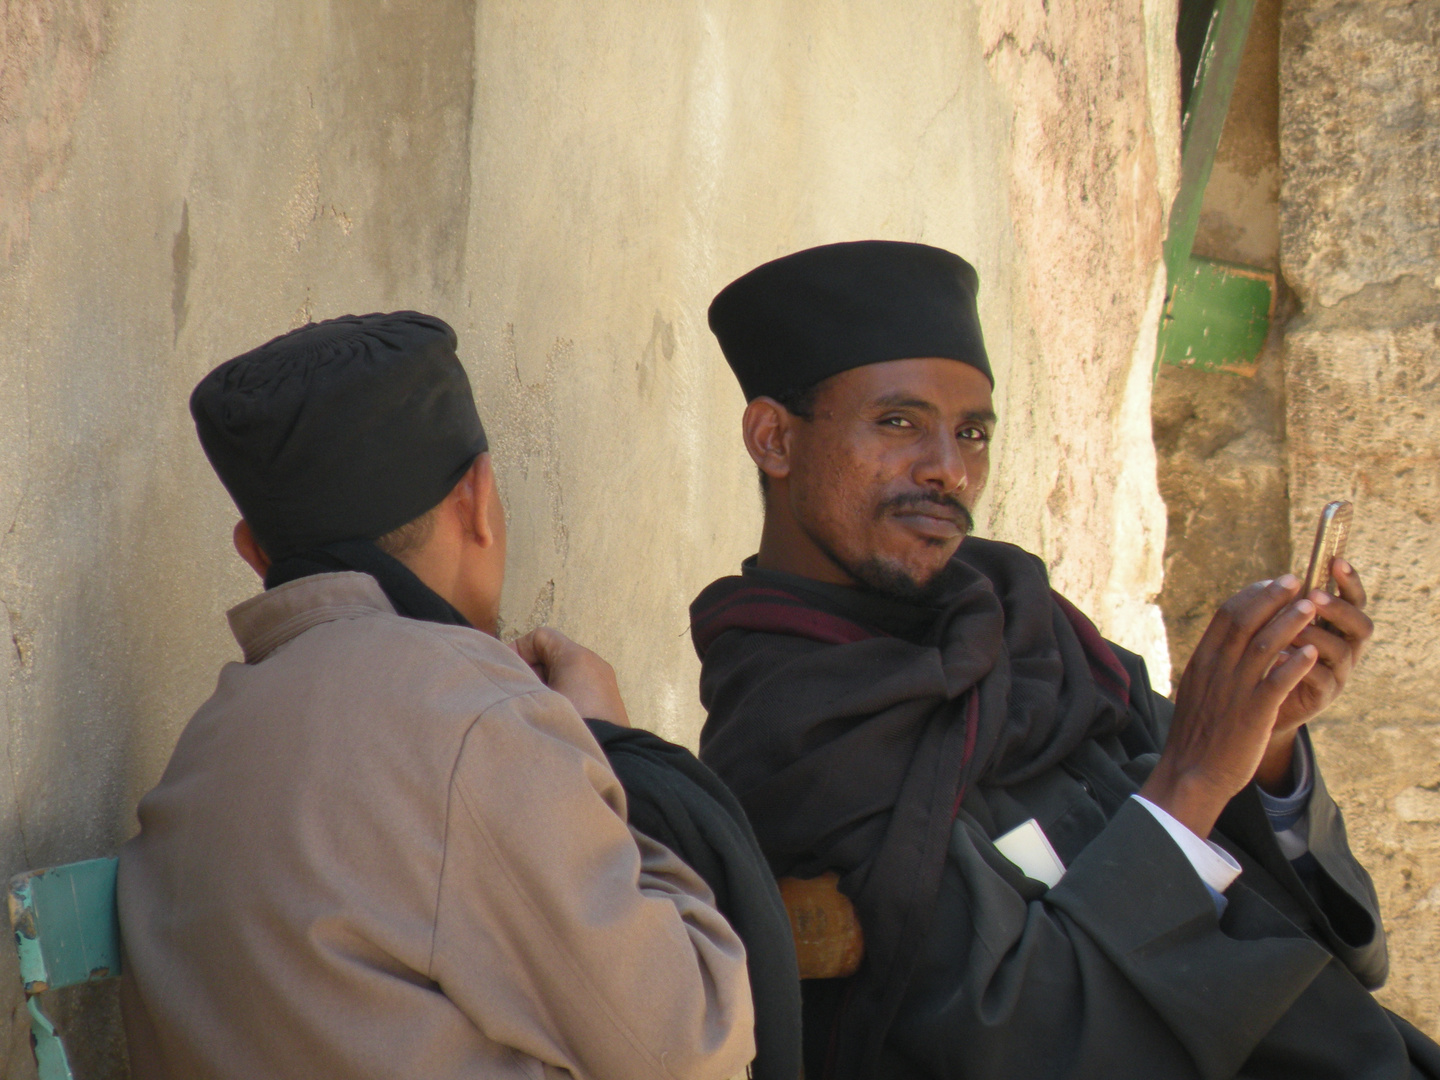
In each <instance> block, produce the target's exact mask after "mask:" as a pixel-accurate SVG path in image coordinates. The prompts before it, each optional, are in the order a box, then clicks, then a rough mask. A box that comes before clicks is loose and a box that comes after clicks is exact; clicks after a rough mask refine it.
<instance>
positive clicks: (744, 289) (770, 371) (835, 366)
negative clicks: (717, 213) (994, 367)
mask: <svg viewBox="0 0 1440 1080" xmlns="http://www.w3.org/2000/svg"><path fill="white" fill-rule="evenodd" d="M979 288H980V279H979V276H978V275H977V274H976V273H975V268H974V267H973V266H971V265H970V264H969V263H968V262H966V261H965V260H964V259H962V258H960V256H958V255H954V254H952V253H950V252H948V251H944V250H942V249H941V248H936V247H930V246H928V245H926V244H907V243H899V242H896V241H891V240H860V241H856V242H854V243H848V244H826V245H824V246H823V247H813V248H807V249H806V250H804V251H797V252H796V253H795V254H793V255H786V256H784V257H783V258H779V259H776V260H774V261H773V262H768V263H765V264H764V265H763V266H757V267H756V268H755V269H754V270H751V271H750V272H749V273H748V274H746V275H744V276H743V277H740V278H737V279H736V280H734V281H732V282H731V283H730V284H729V285H727V286H725V288H724V289H722V290H721V291H720V294H719V295H718V296H716V297H715V299H714V301H713V302H712V303H711V304H710V329H711V330H713V331H714V332H715V336H716V337H717V338H719V340H720V349H721V351H722V352H724V354H725V359H726V360H727V361H728V362H729V364H730V367H731V369H732V370H733V371H734V372H735V375H736V377H737V378H738V379H739V380H740V387H741V389H742V390H744V391H745V399H746V400H747V401H750V400H753V399H754V398H757V397H760V396H761V395H774V394H777V393H784V392H785V391H787V390H798V389H801V388H803V387H807V386H812V385H814V384H815V383H818V382H820V381H821V380H823V379H828V378H829V377H830V376H831V375H837V374H839V373H840V372H842V371H849V370H850V369H851V368H857V367H863V366H864V365H866V364H878V363H883V362H885V361H887V360H909V359H915V358H919V357H932V356H934V357H941V358H944V359H949V360H958V361H960V362H961V363H965V364H969V365H970V366H971V367H974V368H978V369H979V370H980V371H981V372H983V373H984V375H985V377H986V378H987V379H989V380H990V385H991V386H994V385H995V377H994V375H992V374H991V372H990V359H989V357H988V356H986V354H985V339H984V337H983V336H982V334H981V332H980V316H979V313H978V312H977V311H976V308H975V294H976V293H977V292H978V291H979Z"/></svg>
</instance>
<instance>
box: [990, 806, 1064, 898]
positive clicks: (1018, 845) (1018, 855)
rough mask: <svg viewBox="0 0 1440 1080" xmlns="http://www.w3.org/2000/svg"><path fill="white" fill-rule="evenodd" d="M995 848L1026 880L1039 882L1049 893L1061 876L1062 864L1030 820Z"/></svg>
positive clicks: (1033, 821)
mask: <svg viewBox="0 0 1440 1080" xmlns="http://www.w3.org/2000/svg"><path fill="white" fill-rule="evenodd" d="M995 848H996V850H998V851H999V852H1000V854H1001V855H1004V856H1005V858H1007V859H1009V860H1010V861H1011V862H1012V863H1014V864H1015V865H1016V866H1018V867H1019V868H1020V872H1021V873H1023V874H1024V875H1025V876H1026V877H1028V878H1034V879H1035V880H1036V881H1043V882H1044V883H1045V884H1046V885H1048V886H1049V887H1050V888H1052V889H1053V888H1054V887H1055V886H1056V885H1058V884H1060V879H1061V878H1062V877H1064V876H1065V864H1064V863H1062V862H1061V861H1060V856H1059V855H1056V854H1055V849H1054V848H1053V847H1051V846H1050V839H1049V837H1047V836H1046V835H1045V830H1044V829H1042V828H1040V823H1039V822H1038V821H1036V820H1035V819H1034V818H1033V817H1032V818H1031V819H1030V820H1029V821H1027V822H1025V824H1023V825H1017V826H1015V828H1013V829H1011V830H1010V831H1009V832H1007V833H1006V834H1005V835H1004V836H1001V837H999V838H998V839H996V840H995Z"/></svg>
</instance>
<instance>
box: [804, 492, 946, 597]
mask: <svg viewBox="0 0 1440 1080" xmlns="http://www.w3.org/2000/svg"><path fill="white" fill-rule="evenodd" d="M966 518H967V520H968V518H969V514H968V512H967V514H966ZM968 533H969V530H968V529H967V530H966V534H967V535H968ZM810 539H811V540H812V541H814V543H815V546H816V547H818V548H819V549H820V550H821V551H822V552H824V553H825V555H826V556H827V557H828V558H829V559H830V561H831V562H833V563H834V564H835V565H836V566H838V567H840V569H842V570H844V571H845V573H847V574H849V575H850V576H851V577H852V578H854V579H855V581H856V583H857V584H858V585H859V586H860V588H862V589H866V590H868V591H870V592H873V593H876V594H878V595H880V596H884V597H886V598H887V599H890V600H898V601H900V602H901V603H902V604H922V605H928V604H931V603H933V602H934V601H935V600H938V599H939V598H940V594H941V593H943V592H944V591H945V590H944V577H945V569H946V567H947V566H949V565H950V564H949V562H948V561H947V562H945V563H942V564H941V565H940V566H939V567H937V568H936V570H935V572H934V573H933V574H931V575H930V576H929V577H928V578H926V579H925V580H924V581H917V580H916V579H915V578H914V577H912V576H911V575H910V574H909V573H908V572H907V571H906V570H905V569H904V568H902V567H900V566H897V565H896V564H894V563H892V562H887V561H886V560H884V559H882V558H880V556H878V555H872V556H870V557H869V558H868V559H864V560H862V561H860V562H852V561H850V560H849V559H845V558H842V557H841V556H840V555H839V553H837V552H835V551H833V550H831V548H830V546H829V545H828V544H826V543H825V542H824V541H823V540H821V539H820V538H819V537H817V536H813V535H812V536H811V537H810Z"/></svg>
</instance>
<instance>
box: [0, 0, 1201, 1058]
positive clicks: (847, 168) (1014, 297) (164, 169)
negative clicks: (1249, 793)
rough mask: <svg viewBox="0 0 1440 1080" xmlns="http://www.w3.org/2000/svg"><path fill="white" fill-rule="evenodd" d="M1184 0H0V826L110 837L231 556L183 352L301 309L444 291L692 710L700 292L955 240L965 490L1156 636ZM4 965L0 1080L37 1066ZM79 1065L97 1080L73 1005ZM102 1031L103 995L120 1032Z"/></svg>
mask: <svg viewBox="0 0 1440 1080" xmlns="http://www.w3.org/2000/svg"><path fill="white" fill-rule="evenodd" d="M1174 17H1175V4H1174V0H1050V2H1049V3H1048V4H1044V3H1041V2H1040V0H984V2H979V3H973V2H966V0H960V2H954V0H947V2H943V3H942V2H939V0H923V2H917V3H914V4H909V5H905V6H904V7H903V8H898V9H897V8H896V7H895V6H894V5H893V4H885V3H882V2H880V0H850V2H841V0H823V2H815V0H790V2H783V3H769V4H761V3H755V2H745V0H714V2H708V3H707V2H699V0H697V2H695V3H687V4H655V3H638V2H637V3H626V2H621V0H604V2H593V0H589V2H582V0H559V2H556V3H550V4H533V3H524V2H521V0H508V2H507V0H497V2H496V3H487V4H483V5H478V6H477V5H475V4H474V3H473V0H428V2H421V0H394V2H391V3H385V4H381V3H373V2H358V0H330V2H324V0H306V2H301V3H281V2H279V0H251V2H248V3H245V4H238V3H233V2H226V0H194V2H192V3H188V4H184V5H176V4H167V3H161V2H159V0H124V2H120V0H116V2H114V3H111V2H108V0H60V2H56V0H13V2H12V3H9V4H7V5H5V6H4V7H3V8H0V34H3V37H0V50H3V54H0V59H3V65H4V66H3V67H0V240H3V244H0V255H3V259H4V261H3V263H0V340H4V341H5V343H6V348H5V351H4V355H3V358H0V600H3V605H0V740H3V742H4V758H3V759H0V852H3V862H4V866H3V867H0V869H3V870H4V871H5V872H6V873H9V872H13V871H15V870H19V869H21V868H24V867H29V866H38V865H43V864H46V863H52V862H59V861H67V860H71V859H76V858H82V857H86V856H90V855H96V854H101V853H107V852H110V851H113V850H114V848H115V846H116V844H118V843H119V842H120V841H121V840H123V838H124V837H125V836H126V835H128V834H129V833H130V831H131V830H132V829H133V808H134V803H135V801H136V799H137V798H138V797H139V796H140V795H141V794H142V793H143V792H144V791H145V790H146V789H148V788H149V787H150V785H151V784H153V783H154V781H155V779H156V777H157V776H158V775H159V772H160V770H161V769H162V768H163V766H164V763H165V760H166V758H167V756H168V754H169V751H170V748H171V746H172V745H173V742H174V740H175V738H176V737H177V735H178V733H179V731H180V729H181V727H182V726H183V724H184V723H185V721H186V719H187V718H188V716H189V714H190V712H191V711H192V710H193V709H194V707H195V706H196V705H197V704H198V703H199V702H200V701H201V700H203V699H204V697H205V696H206V695H207V693H208V692H209V689H210V687H211V686H212V685H213V680H214V676H215V671H216V669H217V668H218V666H219V665H220V664H221V663H223V662H225V661H227V660H229V659H232V658H233V657H234V655H235V650H234V647H233V644H232V642H231V640H230V638H229V636H228V633H227V631H226V629H225V625H224V618H223V613H224V611H225V609H226V608H228V607H229V606H231V605H232V604H234V603H236V602H238V601H239V600H241V599H243V598H245V597H246V596H248V595H249V594H251V593H252V592H253V590H254V588H255V583H254V581H253V579H252V578H251V576H250V575H249V571H248V570H246V569H245V568H244V567H243V566H242V565H241V564H240V563H239V562H238V560H237V559H235V558H234V556H233V555H232V554H231V553H230V551H229V543H228V534H229V529H230V526H231V524H232V522H233V518H234V511H233V508H232V507H231V506H230V504H229V502H228V499H227V498H226V496H225V494H224V492H223V490H222V489H221V488H220V486H219V485H218V483H217V482H216V481H215V480H214V478H213V477H212V475H211V474H210V471H209V469H208V466H207V465H206V463H205V460H204V458H203V456H202V455H201V453H200V451H199V448H198V446H197V445H196V443H195V441H194V437H193V433H192V429H191V426H190V422H189V418H188V415H187V413H186V410H185V399H186V396H187V394H188V391H189V389H190V387H191V386H192V385H193V384H194V382H195V381H196V380H197V379H198V378H199V377H200V375H201V374H203V373H204V372H205V371H206V370H207V369H208V368H210V367H211V366H213V365H214V364H215V363H217V362H219V361H221V360H223V359H225V358H227V357H229V356H230V355H233V354H234V353H236V352H238V351H240V350H242V349H245V348H247V347H250V346H252V345H254V344H255V343H257V342H258V341H260V340H263V339H265V338H266V337H268V336H271V335H273V334H275V333H278V332H281V331H283V330H285V329H287V328H289V327H291V326H294V325H297V324H299V323H301V322H303V321H305V320H307V319H310V318H322V317H325V316H329V315H334V314H340V313H343V312H347V311H369V310H376V309H389V308H396V307H402V306H407V307H417V308H421V309H424V310H430V311H433V312H435V313H437V314H439V315H441V316H443V317H445V318H447V319H449V320H450V321H452V323H454V325H455V326H456V328H457V330H458V331H459V333H460V340H461V350H462V355H463V356H464V358H465V360H466V363H467V366H468V368H469V370H470V372H471V375H472V379H473V381H474V383H475V386H476V390H477V393H478V396H479V398H480V401H481V409H482V413H483V414H484V416H485V417H486V420H487V424H488V426H489V428H490V431H491V434H492V443H493V446H494V450H495V453H496V456H497V459H498V461H499V463H500V470H501V478H502V484H503V488H504V494H505V498H506V503H507V508H508V512H509V516H510V520H511V528H512V533H511V564H510V567H509V574H510V579H509V591H508V594H507V598H506V602H505V606H504V611H503V616H504V619H505V624H506V630H507V632H516V631H519V630H521V629H524V628H528V627H529V626H532V625H534V624H535V623H537V622H539V621H542V620H543V621H549V622H552V623H554V624H556V625H559V626H560V627H562V628H563V629H565V630H567V631H569V632H571V633H573V634H574V635H576V636H577V637H579V638H580V639H582V640H584V641H586V642H588V643H591V644H593V645H594V646H595V647H597V648H598V649H600V650H601V651H602V652H604V653H605V654H606V655H607V656H608V657H610V658H611V659H612V660H613V661H614V663H615V664H616V667H617V668H618V670H619V671H620V674H621V680H622V685H623V688H624V690H625V692H626V694H627V696H628V698H629V700H630V704H631V712H632V715H633V716H634V717H635V718H636V719H637V720H638V721H639V722H640V723H643V724H645V725H647V726H650V727H653V728H655V729H657V730H659V731H661V732H663V733H664V734H667V735H669V736H671V737H673V738H677V739H681V740H684V741H688V742H692V743H693V740H694V738H695V735H696V733H697V731H698V724H699V721H700V711H699V708H698V705H697V703H696V701H695V681H696V676H697V671H698V669H697V665H696V662H695V660H694V656H693V653H692V652H691V650H690V647H689V643H688V640H687V636H686V616H685V607H686V604H687V603H688V601H689V600H690V598H691V597H692V596H693V595H694V593H695V592H697V591H698V590H699V589H700V588H701V587H703V586H704V585H705V584H706V583H707V582H708V581H710V580H711V579H712V578H714V577H715V576H718V575H720V574H723V573H727V572H732V571H733V570H734V568H735V567H736V565H737V564H738V562H739V560H740V559H741V558H742V557H743V556H745V555H746V554H748V553H749V551H750V550H751V549H752V547H753V544H754V542H755V537H756V535H757V531H758V525H759V500H758V495H757V494H756V490H755V481H754V476H753V470H752V469H751V467H750V465H749V462H748V460H747V459H746V458H745V456H744V453H743V450H742V448H741V446H740V443H739V439H738V421H739V414H740V411H741V405H742V402H741V398H740V394H739V392H738V390H737V389H736V388H735V387H734V385H733V384H732V382H731V380H730V377H729V375H728V372H727V371H726V369H725V368H724V365H723V362H722V360H721V357H720V354H719V351H718V349H717V348H716V347H715V345H714V342H713V339H712V338H711V337H710V336H709V334H708V331H707V330H706V328H705V323H704V313H705V307H706V305H707V304H708V301H709V299H710V297H711V295H712V294H713V293H714V292H715V291H716V290H717V289H718V288H719V287H720V286H722V285H723V284H725V283H726V282H727V281H729V280H730V279H731V278H732V277H734V276H735V275H737V274H738V273H741V272H743V271H744V270H746V269H748V268H749V267H751V266H752V265H754V264H755V263H757V262H759V261H761V260H764V259H767V258H771V257H773V256H776V255H779V254H782V253H784V252H787V251H789V250H793V249H795V248H798V247H801V246H805V245H809V244H814V243H821V242H827V241H834V240H844V239H856V238H862V237H869V236H880V237H886V238H895V239H913V240H924V241H927V242H930V243H935V244H940V245H943V246H946V247H949V248H952V249H954V250H956V251H958V252H960V253H962V254H964V255H965V256H966V257H968V258H970V259H971V260H972V261H973V262H974V263H975V264H976V265H977V267H978V268H979V271H980V275H981V280H982V294H981V313H982V317H983V319H984V321H985V326H986V330H987V337H988V340H989V344H990V348H991V351H992V355H993V357H994V360H995V367H996V371H997V374H998V377H999V383H1000V387H999V395H998V398H999V410H1000V413H1001V416H1002V427H1001V433H1000V438H999V442H998V445H997V447H996V453H995V477H994V480H993V481H992V489H991V492H990V494H989V495H988V496H987V498H986V501H985V502H984V504H983V505H982V508H981V513H980V515H979V516H980V518H981V521H982V524H983V526H984V527H985V530H986V531H987V532H988V533H989V534H990V535H995V536H998V537H1001V538H1004V539H1010V540H1014V541H1016V542H1019V543H1022V544H1025V545H1026V546H1028V547H1030V548H1032V549H1034V550H1037V551H1039V552H1041V553H1042V554H1044V555H1045V556H1047V558H1049V559H1051V560H1052V562H1053V563H1054V565H1055V568H1056V580H1057V583H1058V585H1059V587H1060V588H1062V589H1063V590H1064V591H1066V592H1067V593H1069V594H1070V595H1071V596H1072V597H1073V598H1074V599H1075V600H1077V601H1078V602H1080V603H1081V604H1082V606H1084V607H1086V608H1088V609H1089V610H1091V611H1092V612H1093V613H1094V614H1095V615H1096V617H1097V620H1098V621H1099V622H1100V624H1101V626H1102V628H1103V629H1105V630H1106V631H1107V632H1109V633H1111V634H1112V635H1114V636H1116V637H1117V638H1118V639H1119V640H1121V641H1122V642H1124V643H1127V644H1130V645H1131V646H1132V647H1136V648H1140V649H1142V650H1144V651H1145V652H1146V653H1147V654H1148V655H1150V656H1151V657H1152V658H1153V659H1154V660H1155V662H1156V667H1157V669H1158V671H1157V674H1158V675H1159V677H1160V678H1161V680H1162V681H1163V679H1164V670H1163V669H1164V666H1165V648H1164V634H1163V627H1162V625H1161V623H1160V618H1159V614H1158V611H1157V609H1155V607H1154V606H1153V605H1152V604H1151V603H1150V600H1151V598H1152V597H1153V595H1154V593H1155V592H1156V590H1157V589H1158V588H1159V585H1160V553H1161V549H1162V547H1163V538H1164V511H1163V507H1162V505H1161V504H1160V501H1159V497H1158V494H1157V492H1156V487H1155V479H1154V456H1153V451H1152V449H1151V444H1150V438H1149V416H1150V396H1149V393H1150V391H1149V380H1148V373H1149V370H1150V363H1151V357H1152V353H1151V349H1152V348H1153V340H1154V333H1155V321H1156V319H1157V318H1158V305H1159V300H1160V289H1161V282H1160V280H1159V277H1158V271H1159V243H1160V237H1161V235H1162V232H1163V220H1162V218H1163V209H1164V208H1165V207H1167V206H1168V205H1169V201H1170V195H1171V190H1172V187H1173V184H1174V179H1175V174H1176V139H1177V132H1176V127H1177V119H1178V118H1177V112H1178V110H1177V107H1176V102H1175V81H1176V76H1175V70H1176V61H1175V57H1174V50H1173V45H1172V41H1173V25H1174ZM17 990H18V988H17V986H16V979H15V973H14V968H13V962H12V960H11V959H10V955H9V951H8V950H0V995H3V1000H4V1001H5V1003H6V1006H7V1008H8V1009H9V1011H10V1012H11V1015H12V1020H14V1022H13V1023H12V1025H11V1028H10V1041H9V1044H8V1060H7V1063H6V1064H5V1066H4V1075H5V1076H7V1077H10V1076H28V1075H30V1072H29V1069H30V1066H29V1064H28V1048H27V1046H26V1044H25V1034H24V1028H23V1025H22V1024H21V1023H20V1022H19V1019H18V1014H17V1010H18V1009H19V1001H18V992H17ZM88 1023H89V1024H90V1026H91V1028H92V1038H91V1039H89V1040H88V1042H87V1045H88V1046H89V1047H91V1050H90V1051H87V1052H90V1053H91V1054H92V1056H93V1057H94V1064H93V1068H94V1070H95V1073H94V1074H95V1075H118V1074H119V1071H120V1069H119V1066H118V1064H117V1063H116V1059H115V1050H114V1047H113V1046H107V1045H106V1039H107V1038H108V1037H109V1036H108V1035H107V1033H106V1028H105V1025H106V1024H107V1023H113V1018H112V1019H110V1020H106V1019H104V1018H103V1017H102V1018H101V1019H93V1018H92V1019H91V1020H90V1021H88ZM110 1034H111V1035H113V1029H112V1030H111V1031H110Z"/></svg>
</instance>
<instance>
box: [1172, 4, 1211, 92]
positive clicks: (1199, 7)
mask: <svg viewBox="0 0 1440 1080" xmlns="http://www.w3.org/2000/svg"><path fill="white" fill-rule="evenodd" d="M1214 14H1215V0H1180V11H1179V13H1178V16H1177V18H1176V20H1175V45H1176V47H1177V48H1178V49H1179V50H1180V115H1181V116H1184V115H1185V110H1186V109H1188V108H1189V107H1190V95H1191V93H1192V92H1193V91H1194V89H1195V76H1196V74H1198V73H1199V71H1200V57H1201V55H1202V54H1203V53H1204V51H1205V37H1206V35H1207V33H1208V32H1209V30H1210V17H1211V16H1212V15H1214Z"/></svg>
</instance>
